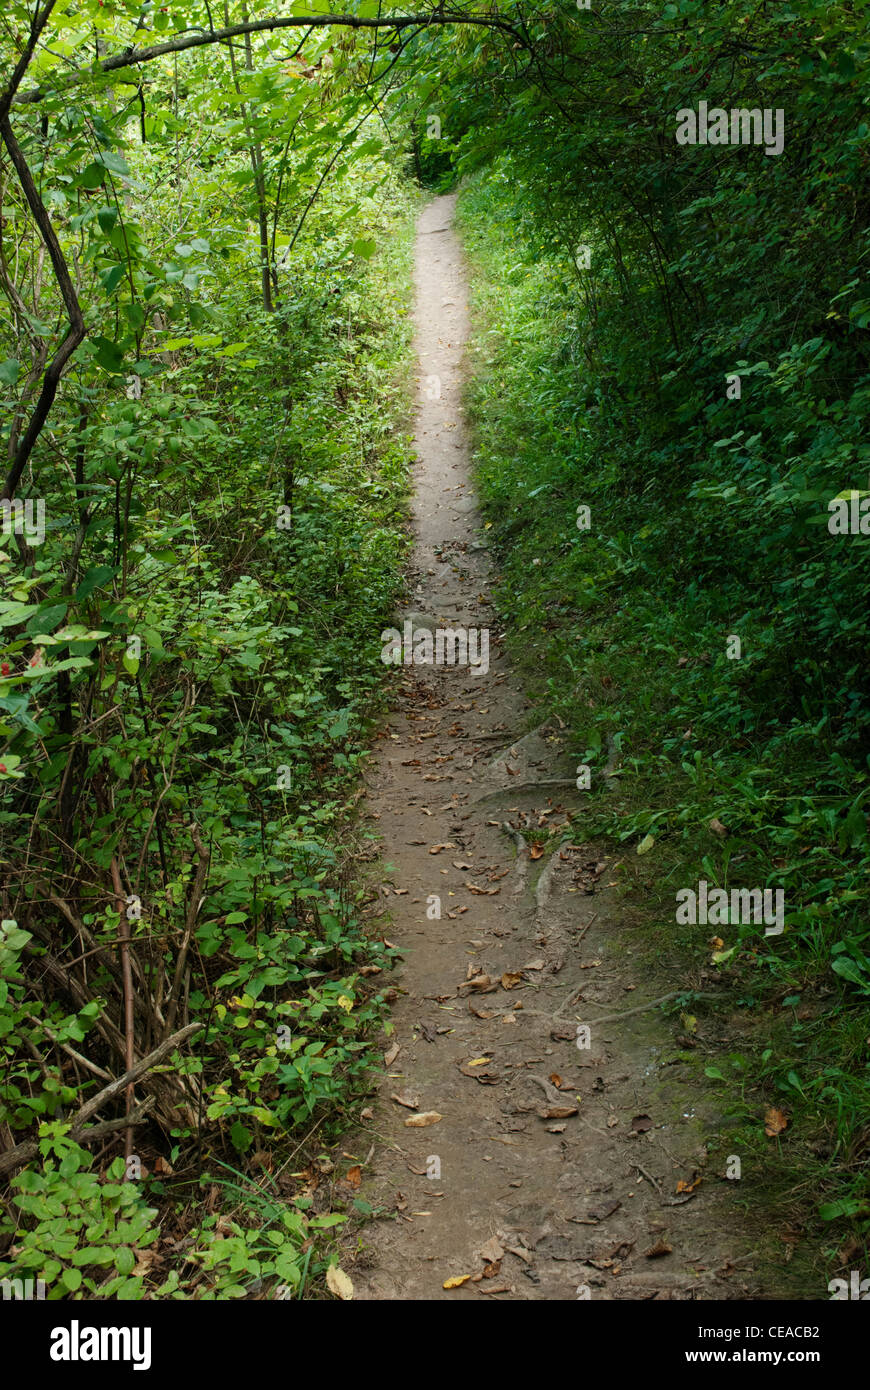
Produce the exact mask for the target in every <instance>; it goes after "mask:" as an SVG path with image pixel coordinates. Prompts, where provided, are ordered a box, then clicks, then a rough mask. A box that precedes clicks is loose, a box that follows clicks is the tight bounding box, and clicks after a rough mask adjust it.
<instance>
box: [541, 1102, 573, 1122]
mask: <svg viewBox="0 0 870 1390" xmlns="http://www.w3.org/2000/svg"><path fill="white" fill-rule="evenodd" d="M578 1109H579V1107H578V1106H576V1105H548V1106H547V1109H546V1110H539V1111H538V1114H539V1115H540V1117H541V1119H542V1120H567V1119H568V1117H569V1115H576V1114H578Z"/></svg>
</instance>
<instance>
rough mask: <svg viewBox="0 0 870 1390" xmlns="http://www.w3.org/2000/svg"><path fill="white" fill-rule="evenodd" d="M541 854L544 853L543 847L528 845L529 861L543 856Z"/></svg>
mask: <svg viewBox="0 0 870 1390" xmlns="http://www.w3.org/2000/svg"><path fill="white" fill-rule="evenodd" d="M543 853H544V846H543V845H540V844H535V845H530V846H529V858H530V859H540V858H541V857H542V856H543Z"/></svg>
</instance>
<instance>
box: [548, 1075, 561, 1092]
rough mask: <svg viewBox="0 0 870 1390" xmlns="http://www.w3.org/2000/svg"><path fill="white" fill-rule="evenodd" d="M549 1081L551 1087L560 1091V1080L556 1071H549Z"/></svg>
mask: <svg viewBox="0 0 870 1390" xmlns="http://www.w3.org/2000/svg"><path fill="white" fill-rule="evenodd" d="M550 1080H551V1081H552V1083H553V1085H554V1086H555V1087H556V1090H557V1091H560V1090H561V1089H562V1078H561V1076H560V1075H559V1073H558V1072H557V1071H551V1072H550Z"/></svg>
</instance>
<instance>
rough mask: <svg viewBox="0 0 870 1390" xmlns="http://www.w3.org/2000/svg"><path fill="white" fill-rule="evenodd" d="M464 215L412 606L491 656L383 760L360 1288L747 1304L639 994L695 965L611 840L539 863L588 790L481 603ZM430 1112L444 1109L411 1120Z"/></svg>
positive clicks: (747, 1263)
mask: <svg viewBox="0 0 870 1390" xmlns="http://www.w3.org/2000/svg"><path fill="white" fill-rule="evenodd" d="M453 212H454V197H453V196H450V197H439V198H436V199H435V200H434V201H433V202H432V203H430V204H429V205H428V207H427V208H426V209H425V210H424V211H423V213H422V214H421V216H420V219H419V223H418V229H417V251H416V294H417V300H416V315H415V322H416V350H417V353H418V356H419V364H420V367H419V371H420V389H419V396H418V406H417V416H416V452H417V464H416V470H415V484H416V495H415V501H414V507H413V521H414V527H415V533H416V549H415V553H414V558H413V572H412V580H411V585H412V593H413V598H412V601H411V603H410V604H409V608H408V612H407V613H405V614H402V615H401V617H402V618H410V619H411V621H412V622H413V623H414V625H415V627H416V628H420V627H425V628H427V629H428V630H429V631H432V630H434V629H437V628H453V629H455V628H457V627H460V628H462V627H464V628H468V629H488V631H489V635H490V650H489V662H488V670H487V669H485V667H486V665H487V663H486V662H485V661H483V662H481V664H480V666H479V667H477V668H475V667H473V666H469V665H465V666H462V665H453V666H450V665H441V666H436V665H417V664H415V665H412V666H404V667H403V668H402V669H398V668H397V669H396V670H395V672H394V679H395V682H396V707H395V712H394V714H393V717H392V718H391V721H390V724H389V727H388V729H386V730H385V732H384V735H383V740H382V742H381V745H380V748H379V751H378V753H377V755H376V757H375V758H374V759H373V762H372V765H371V767H370V771H369V777H368V795H367V806H368V814H369V816H370V817H371V818H372V821H373V823H374V824H375V825H376V827H377V830H378V833H379V835H380V836H381V838H382V842H383V863H384V869H383V875H382V889H381V891H382V893H383V902H382V906H383V910H384V913H385V916H384V922H385V923H387V924H388V925H387V928H386V934H387V936H388V937H389V938H390V940H391V941H392V942H393V943H394V944H396V945H398V946H399V947H400V948H401V950H402V952H403V965H402V966H401V968H400V970H399V971H398V972H397V974H398V981H397V988H398V990H399V996H398V1000H397V1002H396V1004H395V1006H394V1012H393V1019H394V1023H395V1032H394V1034H393V1037H392V1038H391V1039H389V1040H388V1042H387V1043H385V1053H386V1059H387V1074H386V1076H385V1079H384V1081H383V1084H382V1086H381V1088H380V1093H379V1097H378V1099H377V1101H376V1102H375V1103H374V1105H373V1109H372V1112H371V1118H370V1119H369V1121H368V1123H367V1124H364V1125H363V1126H362V1127H361V1130H360V1132H358V1133H356V1134H354V1135H353V1136H352V1137H351V1138H350V1139H349V1140H348V1141H347V1142H348V1143H349V1144H350V1145H351V1146H352V1147H354V1148H355V1149H356V1150H357V1151H358V1152H360V1151H361V1152H362V1154H365V1153H366V1151H367V1150H368V1149H369V1148H370V1146H371V1145H372V1144H374V1149H373V1152H372V1155H371V1158H370V1161H369V1162H368V1163H367V1164H366V1165H365V1168H364V1177H363V1186H362V1189H361V1191H360V1194H359V1195H361V1196H363V1197H365V1198H366V1200H367V1201H369V1202H370V1203H372V1205H373V1206H375V1207H376V1209H377V1210H378V1212H379V1216H378V1219H376V1220H375V1221H373V1222H372V1223H370V1224H369V1225H367V1226H365V1227H364V1228H363V1230H362V1232H361V1249H360V1250H359V1252H358V1253H357V1254H356V1255H355V1256H349V1258H350V1261H351V1264H350V1266H349V1268H351V1272H352V1275H353V1282H354V1285H355V1289H356V1297H357V1298H362V1299H389V1300H406V1299H408V1300H413V1299H427V1300H428V1299H435V1300H438V1299H477V1298H481V1297H483V1296H490V1297H491V1296H496V1297H501V1298H505V1299H508V1300H510V1299H547V1300H551V1299H576V1298H578V1297H583V1298H585V1297H591V1298H594V1299H598V1298H605V1299H649V1298H700V1299H707V1298H729V1297H731V1298H733V1297H746V1296H749V1295H750V1290H749V1288H748V1285H747V1280H748V1271H749V1270H750V1268H751V1258H752V1257H751V1256H750V1255H748V1254H747V1253H746V1251H747V1237H746V1234H745V1232H744V1231H743V1229H742V1227H741V1223H740V1216H739V1209H738V1205H737V1202H736V1200H735V1198H736V1196H737V1195H738V1194H737V1192H736V1190H735V1189H736V1188H737V1187H738V1186H739V1184H736V1183H731V1182H727V1181H725V1178H724V1158H723V1157H722V1155H721V1152H720V1151H718V1150H717V1154H716V1158H715V1160H714V1159H712V1158H710V1159H708V1153H707V1144H708V1141H709V1139H710V1135H711V1134H713V1135H715V1133H716V1131H717V1126H716V1117H715V1116H713V1117H711V1116H709V1115H704V1114H703V1113H702V1102H700V1101H699V1102H698V1105H697V1106H694V1107H693V1105H692V1104H690V1103H687V1097H690V1096H691V1095H692V1090H693V1088H692V1086H691V1082H690V1080H689V1076H690V1073H689V1072H688V1070H687V1068H686V1066H685V1064H684V1063H680V1062H679V1061H674V1062H673V1063H670V1059H671V1058H675V1057H676V1053H677V1048H676V1046H675V1044H674V1042H673V1033H672V1030H671V1028H670V1027H669V1025H668V1024H667V1023H666V1022H665V1021H664V1020H663V1019H662V1017H661V1015H660V1014H658V1013H657V1012H656V1011H655V1010H650V1009H644V1008H643V1006H644V1005H645V1004H649V1003H650V1002H651V1001H653V1000H655V999H656V998H657V996H659V995H661V994H663V993H665V992H668V991H673V990H674V989H675V988H676V987H679V985H680V984H681V983H682V982H681V981H680V980H676V981H675V980H674V979H672V978H668V977H667V976H665V977H664V978H661V979H656V980H651V979H650V978H649V975H648V972H646V971H644V970H641V969H640V967H639V966H637V965H635V964H634V963H633V961H634V957H633V948H632V942H631V917H630V913H629V912H628V911H627V910H626V908H625V905H624V903H623V902H622V900H621V897H620V892H619V887H618V884H617V882H616V878H615V877H614V868H615V863H614V859H613V857H612V856H611V855H610V854H608V852H606V851H601V849H600V848H597V847H596V846H594V845H583V846H572V845H569V846H565V845H563V846H562V847H561V849H557V850H555V851H554V852H553V851H550V850H548V851H547V853H546V854H545V855H544V856H542V857H541V858H540V859H538V860H532V859H531V858H530V857H529V854H528V850H527V847H526V846H525V844H524V841H523V838H522V836H521V835H520V834H519V830H520V828H522V827H542V826H548V827H549V828H550V829H553V830H558V829H559V827H560V826H562V825H564V824H565V822H566V811H568V810H570V808H571V807H572V806H574V805H577V804H578V803H577V798H578V797H579V796H580V795H582V793H579V792H577V791H576V789H575V785H574V775H575V766H576V762H577V758H576V757H575V756H572V755H573V753H574V751H575V750H574V749H573V748H572V747H571V746H570V743H569V742H568V741H567V740H568V739H569V732H568V731H562V730H560V729H559V728H557V727H552V728H551V727H549V726H546V725H545V726H543V727H540V728H537V729H534V730H532V732H527V730H528V728H529V722H530V721H529V717H528V715H527V709H528V706H527V702H526V701H525V699H524V696H523V693H522V690H521V687H520V683H519V681H518V680H517V679H516V678H515V677H514V676H513V675H512V673H511V669H510V666H509V664H508V662H507V659H506V657H505V656H504V655H503V652H502V650H501V649H500V646H499V642H498V628H497V621H496V616H495V614H494V612H493V609H492V608H491V606H490V603H489V600H488V597H487V586H488V583H489V579H490V561H489V558H488V555H487V552H486V549H485V546H484V545H483V543H482V542H481V540H480V535H481V534H482V532H481V529H480V528H481V523H480V518H479V516H478V513H477V510H476V502H475V497H474V493H473V490H472V484H471V478H470V461H469V446H468V438H467V432H466V427H465V423H464V420H463V413H462V406H461V390H462V374H463V349H464V344H465V342H466V338H467V335H468V310H467V285H466V278H465V271H464V267H463V259H462V253H461V248H460V245H459V241H458V239H457V237H456V235H455V233H454V231H453V229H452V218H453ZM433 377H438V378H440V398H439V399H431V398H430V397H432V396H434V395H435V394H436V390H435V383H434V382H433V381H432V380H431V379H432V378H433ZM397 626H398V617H397ZM552 843H553V844H558V836H557V837H555V838H554V840H553V842H552ZM436 898H437V899H438V900H439V901H440V913H441V915H440V917H437V916H436V915H435V911H436V904H435V902H434V901H433V900H434V899H436ZM427 910H428V912H429V914H430V915H429V916H427ZM614 1015H616V1016H617V1017H612V1016H614ZM597 1019H603V1020H605V1021H604V1022H602V1023H600V1024H597V1023H596V1022H595V1020H597ZM584 1021H586V1022H589V1025H590V1028H591V1037H590V1039H589V1046H588V1047H579V1046H578V1024H583V1023H584ZM582 1040H583V1039H582V1035H581V1038H580V1041H582ZM397 1049H398V1050H397ZM397 1096H398V1097H399V1098H400V1100H399V1101H397V1100H395V1099H394V1097H397ZM409 1107H413V1108H409ZM425 1112H437V1113H438V1114H439V1115H440V1116H441V1118H440V1119H439V1120H437V1122H435V1123H432V1124H429V1125H427V1126H425V1127H415V1126H413V1125H409V1123H408V1121H409V1120H411V1119H412V1118H413V1116H414V1115H415V1114H424V1113H425ZM725 1153H727V1148H726V1150H725ZM696 1179H700V1181H696ZM681 1181H682V1183H683V1184H685V1185H686V1186H687V1187H688V1188H689V1190H688V1191H687V1190H681V1191H678V1183H680V1182H681ZM346 1263H347V1261H346ZM464 1275H470V1276H472V1278H470V1279H469V1280H468V1281H467V1282H465V1283H463V1284H461V1285H460V1286H457V1287H455V1288H453V1289H449V1290H445V1289H444V1288H443V1284H444V1282H445V1281H446V1280H449V1279H451V1278H461V1277H462V1276H464ZM751 1292H753V1293H756V1294H757V1292H758V1291H757V1290H752V1291H751Z"/></svg>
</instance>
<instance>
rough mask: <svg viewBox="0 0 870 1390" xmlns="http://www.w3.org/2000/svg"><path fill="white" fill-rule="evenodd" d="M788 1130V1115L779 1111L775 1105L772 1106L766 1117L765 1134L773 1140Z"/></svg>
mask: <svg viewBox="0 0 870 1390" xmlns="http://www.w3.org/2000/svg"><path fill="white" fill-rule="evenodd" d="M787 1128H788V1115H786V1114H785V1113H784V1111H782V1110H777V1108H776V1106H775V1105H771V1107H770V1109H769V1110H767V1111H766V1113H765V1116H764V1132H765V1134H766V1135H767V1137H768V1139H773V1138H774V1137H775V1136H776V1135H777V1134H781V1133H782V1131H783V1130H784V1129H787Z"/></svg>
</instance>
